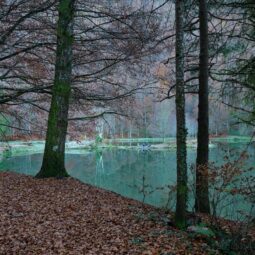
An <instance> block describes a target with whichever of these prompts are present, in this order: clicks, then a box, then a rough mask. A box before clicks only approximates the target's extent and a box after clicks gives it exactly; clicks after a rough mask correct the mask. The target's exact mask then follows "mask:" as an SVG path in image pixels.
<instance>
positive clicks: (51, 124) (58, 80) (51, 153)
mask: <svg viewBox="0 0 255 255" xmlns="http://www.w3.org/2000/svg"><path fill="white" fill-rule="evenodd" d="M58 11H59V20H58V25H57V54H56V65H55V78H54V85H53V90H52V99H51V107H50V113H49V118H48V129H47V135H46V144H45V150H44V156H43V163H42V167H41V170H40V172H39V173H38V174H37V176H36V177H39V178H45V177H65V176H68V174H67V172H66V169H65V140H66V132H67V125H68V108H69V97H70V92H71V75H72V43H73V15H74V0H60V2H59V7H58Z"/></svg>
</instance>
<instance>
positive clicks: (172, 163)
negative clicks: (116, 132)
mask: <svg viewBox="0 0 255 255" xmlns="http://www.w3.org/2000/svg"><path fill="white" fill-rule="evenodd" d="M215 145H216V146H214V147H212V148H210V160H211V161H213V162H215V163H216V164H217V165H221V164H223V163H224V162H226V161H231V160H234V159H236V157H238V156H239V155H240V153H241V152H242V151H243V150H246V151H247V153H248V155H249V158H248V159H247V160H245V163H244V166H243V167H244V168H248V167H253V166H255V145H254V143H253V144H252V145H249V146H247V144H246V143H222V142H218V143H215ZM175 154H176V151H175V149H165V150H138V149H134V148H130V149H128V147H127V148H126V149H118V148H112V149H101V150H93V151H89V150H80V151H77V150H76V151H73V152H72V151H68V152H67V154H66V167H67V170H68V172H69V174H70V175H71V176H72V177H75V178H78V179H79V180H81V181H82V182H84V183H89V184H92V185H94V186H97V187H101V188H104V189H107V190H111V191H114V192H116V193H119V194H121V195H123V196H126V197H129V198H133V199H136V200H139V201H143V202H145V203H148V204H151V205H154V206H157V207H167V208H170V209H174V205H175V196H174V194H173V192H170V187H168V186H169V185H174V184H175V182H176V155H175ZM226 156H227V157H228V158H226ZM195 157H196V149H194V148H193V149H192V148H189V149H188V165H189V168H190V166H192V165H194V162H195ZM41 162H42V153H35V154H29V155H22V156H10V157H4V158H2V159H1V161H0V171H3V170H7V169H8V170H11V171H15V172H17V173H24V174H28V175H35V174H36V173H37V172H38V170H39V169H40V166H41ZM252 174H254V170H253V172H252ZM254 175H255V174H254ZM189 179H190V182H192V179H193V176H192V174H191V173H189ZM193 203H194V196H193V195H192V192H190V198H189V210H193ZM220 203H221V204H220V206H219V208H217V214H218V215H220V216H223V217H226V218H230V219H241V217H242V214H241V213H240V210H241V211H244V212H246V213H247V214H250V213H251V210H252V209H254V208H253V207H252V204H250V203H248V202H246V201H245V200H244V199H243V198H242V197H240V196H232V195H231V194H229V195H227V197H226V198H225V199H224V201H222V202H220ZM252 213H253V212H252Z"/></svg>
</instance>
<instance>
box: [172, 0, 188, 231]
mask: <svg viewBox="0 0 255 255" xmlns="http://www.w3.org/2000/svg"><path fill="white" fill-rule="evenodd" d="M175 18H176V100H175V103H176V123H177V126H176V139H177V200H176V212H175V224H176V225H177V226H178V227H179V228H184V227H185V226H186V205H187V191H188V189H187V162H186V155H187V149H186V136H187V130H186V123H185V93H184V41H183V36H184V29H183V27H184V25H183V24H184V21H183V20H184V1H183V0H177V1H176V7H175Z"/></svg>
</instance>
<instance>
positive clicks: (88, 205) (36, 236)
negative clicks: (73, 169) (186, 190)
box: [0, 172, 252, 255]
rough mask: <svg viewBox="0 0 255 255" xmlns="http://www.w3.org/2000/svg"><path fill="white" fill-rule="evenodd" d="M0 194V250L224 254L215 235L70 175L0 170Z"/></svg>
mask: <svg viewBox="0 0 255 255" xmlns="http://www.w3.org/2000/svg"><path fill="white" fill-rule="evenodd" d="M0 193H1V196H0V229H1V231H0V254H33V255H34V254H95V255H98V254H102V255H103V254H118V255H121V254H132V255H135V254H144V255H145V254H147V255H149V254H150V255H152V254H153V255H156V254H165V255H166V254H176V255H177V254H192V255H195V254H199V255H202V254H223V253H222V252H221V250H220V246H219V240H217V238H216V237H213V236H210V237H209V239H208V238H207V237H206V238H205V237H204V236H201V235H194V234H193V233H190V232H186V231H180V230H177V229H175V228H174V227H172V226H170V224H169V220H171V213H170V212H165V211H163V210H160V209H157V208H154V207H152V206H148V205H145V204H143V203H140V202H138V201H135V200H132V199H128V198H124V197H122V196H120V195H117V194H116V193H113V192H109V191H106V190H102V189H99V188H96V187H93V186H90V185H87V184H83V183H81V182H80V181H78V180H76V179H73V178H67V179H60V180H58V179H35V178H33V177H31V176H26V175H21V174H16V173H9V172H8V173H7V172H1V173H0ZM202 219H203V217H202ZM205 222H207V224H208V219H207V220H206V217H205ZM217 222H221V223H222V224H223V225H224V226H225V228H226V229H228V230H230V229H231V225H233V224H232V223H231V222H230V221H223V220H222V221H217ZM234 225H235V224H234ZM235 226H236V225H235ZM250 230H252V228H251V227H250ZM250 233H251V234H250V235H252V231H250ZM212 244H213V245H212ZM240 247H241V246H240ZM236 254H242V253H236Z"/></svg>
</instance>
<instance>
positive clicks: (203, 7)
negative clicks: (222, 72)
mask: <svg viewBox="0 0 255 255" xmlns="http://www.w3.org/2000/svg"><path fill="white" fill-rule="evenodd" d="M199 22H200V28H199V30H200V56H199V104H198V135H197V162H196V164H197V166H196V198H195V208H196V211H197V212H202V213H210V203H209V190H208V157H209V111H208V105H209V101H208V94H209V91H208V10H207V1H206V0H199Z"/></svg>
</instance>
